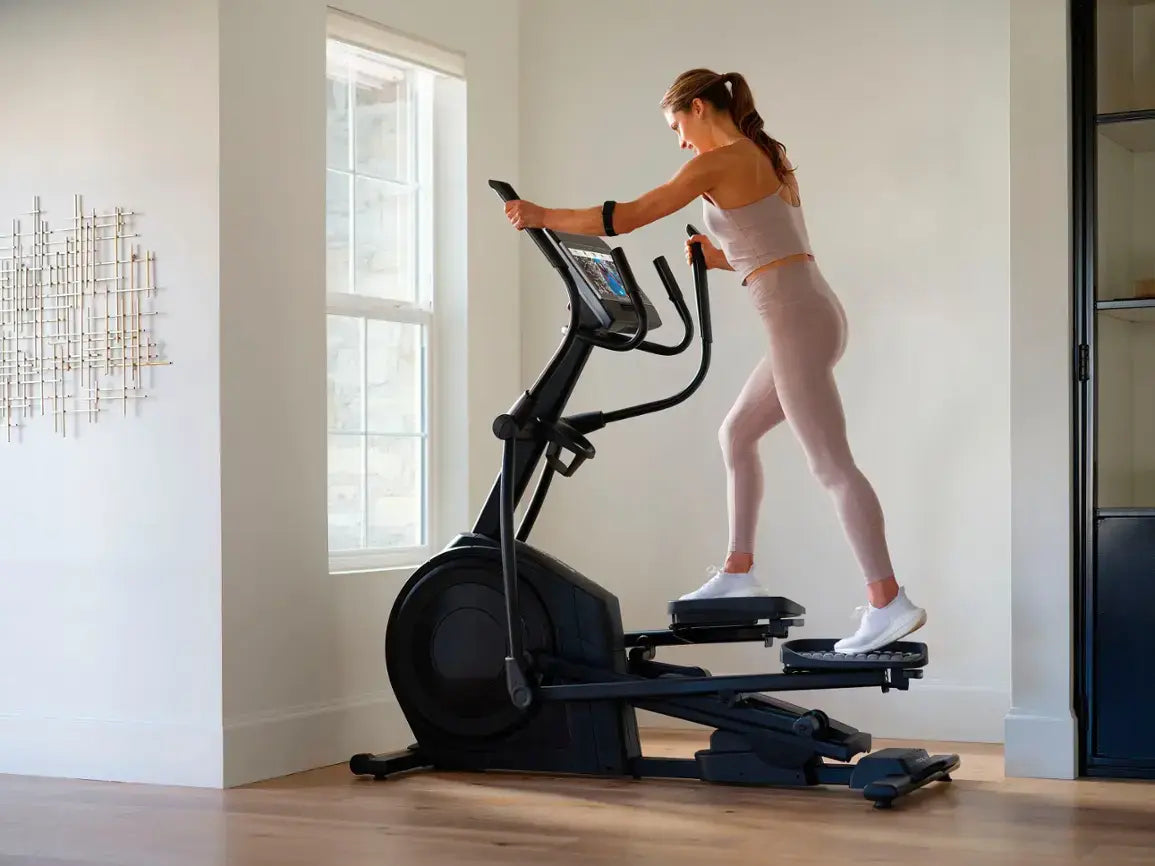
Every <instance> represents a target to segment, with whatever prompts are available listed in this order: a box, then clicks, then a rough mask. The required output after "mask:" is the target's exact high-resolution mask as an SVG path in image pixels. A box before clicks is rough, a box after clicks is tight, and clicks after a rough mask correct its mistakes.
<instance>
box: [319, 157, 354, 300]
mask: <svg viewBox="0 0 1155 866" xmlns="http://www.w3.org/2000/svg"><path fill="white" fill-rule="evenodd" d="M325 174H326V179H325V239H326V245H325V246H326V249H325V288H326V291H329V292H340V293H345V292H351V291H353V287H352V286H351V285H349V271H350V268H349V250H350V241H351V240H352V236H351V234H350V232H351V231H352V226H351V225H350V223H349V204H350V202H351V200H352V188H353V178H352V177H351V176H350V175H347V174H342V173H340V172H336V171H328V172H326V173H325Z"/></svg>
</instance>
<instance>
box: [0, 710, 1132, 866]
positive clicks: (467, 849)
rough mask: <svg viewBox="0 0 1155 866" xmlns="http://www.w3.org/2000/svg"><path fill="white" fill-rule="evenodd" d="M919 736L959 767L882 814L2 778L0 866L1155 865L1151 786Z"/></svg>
mask: <svg viewBox="0 0 1155 866" xmlns="http://www.w3.org/2000/svg"><path fill="white" fill-rule="evenodd" d="M703 744H704V738H703V737H702V736H701V735H698V734H697V733H692V732H675V733H670V732H660V733H650V734H648V735H647V737H646V752H647V754H654V755H690V754H692V753H693V751H694V749H696V748H699V747H701V746H702V745H703ZM885 745H886V744H885V743H878V744H877V745H876V748H882V747H884V746H885ZM906 745H914V744H906ZM917 745H922V746H924V747H925V748H928V749H930V750H933V751H940V752H941V751H953V752H959V753H960V754H962V756H963V764H962V767H961V768H960V769H959V770H958V771H957V772H956V774H955V781H954V782H952V783H950V784H948V785H932V786H930V787H928V788H925V789H923V790H922V791H919V792H916V793H915V794H912V795H911V796H910V797H908V798H906V799H905V800H903V801H900V802H899V805H898V806H897V807H896V808H895V809H894V810H893V811H890V812H884V811H879V810H875V809H872V808H871V807H870V803H869V802H868V801H866V800H864V799H862V797H861V795H860V794H858V793H856V792H852V791H849V790H848V789H845V788H827V789H808V790H782V789H769V788H732V787H722V786H713V785H706V784H703V783H701V782H688V781H643V782H635V781H632V780H611V781H605V780H595V779H557V778H548V777H525V776H512V775H485V776H479V775H453V774H444V775H443V774H416V775H411V776H408V777H405V778H402V779H395V780H390V781H387V782H372V781H368V780H362V779H356V778H354V777H352V776H351V775H350V774H349V773H348V771H347V770H346V769H345V768H344V767H331V768H327V769H323V770H316V771H313V772H309V773H302V774H299V775H296V776H290V777H287V778H284V779H278V780H274V781H271V782H265V783H261V784H258V785H252V786H249V787H246V788H241V789H234V790H230V791H204V790H191V789H179V788H157V787H148V786H142V785H120V784H108V783H98V782H83V781H62V780H51V779H34V778H22V777H14V776H0V864H3V866H33V864H35V866H98V864H99V866H108V864H117V866H218V864H229V866H258V864H262V866H263V864H269V866H274V864H275V866H295V864H310V866H316V864H339V866H370V864H372V866H452V864H462V866H482V864H485V866H490V864H530V863H532V864H548V866H566V864H578V863H581V864H620V866H658V864H661V866H681V864H695V866H713V864H724V863H736V862H744V863H749V864H765V863H789V864H797V866H811V864H815V866H818V864H821V866H832V864H841V863H852V864H856V866H865V864H872V863H879V864H887V866H899V864H931V866H956V864H957V866H975V864H979V866H998V864H1016V866H1031V864H1039V866H1043V864H1046V866H1065V864H1076V863H1078V864H1087V863H1102V864H1109V866H1129V864H1152V863H1155V784H1151V783H1145V782H1103V781H1086V780H1081V781H1078V782H1058V781H1044V780H1024V779H1005V778H1003V772H1002V752H1001V749H999V748H998V747H992V746H982V745H960V744H933V743H929V744H928V743H920V744H917Z"/></svg>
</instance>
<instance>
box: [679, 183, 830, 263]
mask: <svg viewBox="0 0 1155 866" xmlns="http://www.w3.org/2000/svg"><path fill="white" fill-rule="evenodd" d="M781 191H782V188H781V187H779V188H778V191H777V192H773V193H771V194H770V195H768V196H766V197H765V198H760V199H758V200H757V201H753V202H751V203H750V204H748V205H743V206H742V207H734V208H721V207H718V206H717V205H715V204H713V203H711V202H710V200H709V199H707V198H705V197H703V199H702V202H703V205H702V207H703V211H704V212H705V220H706V228H707V230H708V231H709V232H710V234H712V235H713V236H714V238H715V239H716V242H717V244H718V247H719V248H720V249H721V250H722V252H724V253H725V254H726V261H728V262H729V263H730V266H731V267H732V268H733V269H734V272H735V273H736V274H738V275H739V276H740V277H741V278H742V283H743V284H745V282H746V278H747V277H748V276H750V273H751V272H752V271H754V270H757V269H758V268H760V267H762V266H763V265H768V264H770V263H771V262H774V261H777V260H778V259H784V258H786V257H787V256H794V255H798V254H799V253H808V254H812V253H813V250H812V249H811V247H810V235H809V234H808V233H807V231H806V221H805V220H804V219H803V217H802V208H801V207H800V206H799V207H795V206H794V205H792V204H790V202H788V201H786V200H785V199H783V198H782V196H780V195H779V194H778V193H779V192H781Z"/></svg>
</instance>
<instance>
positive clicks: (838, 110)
mask: <svg viewBox="0 0 1155 866" xmlns="http://www.w3.org/2000/svg"><path fill="white" fill-rule="evenodd" d="M522 11H523V16H524V18H523V22H522V39H521V50H522V58H523V60H522V74H521V87H522V118H523V123H522V152H523V160H522V165H523V178H524V180H523V183H522V188H521V189H520V190H519V192H521V194H522V195H524V196H526V197H527V198H530V199H533V200H536V201H540V202H541V203H543V204H546V205H550V206H561V207H574V206H588V205H594V204H598V203H600V202H601V201H602V200H603V199H604V198H616V199H628V198H630V197H633V196H635V195H637V194H639V193H641V192H643V191H644V190H646V189H648V188H650V187H652V186H655V185H657V184H658V183H661V182H662V181H664V180H665V179H666V178H668V177H669V176H670V175H671V174H672V173H673V172H674V171H675V170H676V168H677V167H678V166H679V165H680V164H681V163H682V161H683V160H684V159H685V155H684V154H683V153H681V152H679V151H678V150H677V147H676V141H675V137H674V135H673V133H671V132H670V130H669V129H667V128H666V127H665V125H664V121H663V118H662V116H661V113H660V111H659V110H658V107H657V104H658V101H659V99H660V98H661V95H662V93H663V91H664V90H665V88H666V87H667V85H668V84H669V83H670V81H671V80H672V79H673V78H674V77H675V76H676V75H677V74H678V73H679V72H681V71H683V69H686V68H689V67H691V66H698V65H705V66H710V67H713V68H715V69H717V70H718V71H720V72H726V71H730V70H737V71H739V72H742V73H743V74H744V75H746V76H747V78H748V79H749V80H750V82H751V85H752V86H753V88H754V92H755V97H756V99H757V102H758V106H759V108H760V111H761V113H762V115H763V117H765V118H766V123H767V129H768V131H769V132H770V133H771V134H772V135H774V136H775V137H777V138H780V139H781V140H783V141H784V142H785V143H786V144H787V146H788V148H789V149H790V154H791V156H792V158H793V160H794V161H795V163H796V164H797V165H798V176H799V180H800V182H801V186H802V194H803V198H804V201H805V206H806V208H807V211H806V212H807V218H808V221H809V225H810V229H811V234H812V237H813V240H814V243H815V246H816V250H817V253H818V259H819V262H820V264H821V266H822V268H823V270H824V272H825V273H826V275H827V277H828V278H829V280H830V282H831V284H832V285H833V287H834V289H835V291H836V292H838V294H839V295H840V297H841V298H842V299H843V302H844V305H845V306H846V309H847V312H848V314H849V318H850V343H849V347H848V350H847V354H846V356H845V358H844V360H843V362H842V364H841V365H840V367H839V368H838V371H837V377H838V381H839V385H840V387H841V389H842V393H843V396H844V401H845V406H846V412H847V416H848V424H849V429H850V437H851V442H852V446H853V448H854V451H855V454H856V456H857V458H858V460H859V462H860V464H861V466H862V467H863V469H864V471H865V472H866V473H867V475H868V476H869V477H870V479H871V480H872V482H873V483H874V485H875V486H876V488H877V490H878V492H879V495H880V497H881V500H882V503H883V507H884V509H885V512H886V516H887V521H888V533H889V539H890V543H891V546H892V552H893V556H894V560H895V563H896V567H897V570H898V577H899V579H900V581H901V582H903V583H905V584H906V585H907V586H908V587H909V588H910V592H911V594H912V597H913V598H914V599H915V600H916V601H917V602H919V603H920V604H923V605H925V606H926V607H927V608H928V609H929V612H930V621H929V623H928V625H927V626H926V628H925V629H924V630H923V632H922V633H921V634H920V637H921V638H922V639H924V640H926V641H927V642H928V643H929V645H930V648H931V659H932V661H931V665H930V667H929V668H928V669H927V679H926V680H924V681H923V682H920V683H916V684H915V685H914V687H913V688H912V690H911V692H910V693H909V694H891V695H881V694H877V693H873V692H870V693H867V692H840V693H835V694H828V695H817V696H813V698H814V700H815V702H816V703H819V704H820V705H822V706H825V707H827V708H829V709H831V710H832V711H833V712H836V713H839V714H842V715H844V716H846V717H847V718H848V719H849V720H850V721H851V722H853V723H855V724H861V725H862V726H863V727H866V728H868V729H870V730H872V731H873V732H874V733H876V734H878V735H880V736H883V735H895V736H936V737H958V738H963V739H973V740H997V739H1000V738H1001V734H1002V719H1003V715H1004V713H1005V712H1006V710H1007V708H1008V705H1009V694H1008V693H1009V689H1010V677H1009V674H1010V669H1009V665H1008V661H1007V660H1008V656H1009V653H1010V624H1009V616H1008V614H1007V613H1006V611H1007V610H1008V606H1009V600H1010V580H1011V570H1010V451H1009V441H1008V430H1009V423H1010V419H1009V411H1010V390H1009V389H1010V380H1009V346H1008V341H1007V320H1008V313H1009V310H1008V294H1009V279H1010V277H1009V242H1008V237H1009V225H1008V220H1009V215H1008V206H1007V201H1008V193H1009V180H1008V153H1007V147H1008V145H1007V142H1008V122H1009V121H1008V116H1009V102H1008V98H1009V97H1008V13H1007V3H1006V2H1004V0H983V2H971V3H965V4H964V3H956V2H946V0H939V2H927V0H903V2H899V0H894V2H886V3H870V4H852V3H845V2H834V0H821V2H819V0H813V2H806V3H795V2H790V3H787V2H764V0H750V2H737V0H735V2H731V3H729V4H727V6H726V11H725V14H723V15H717V16H709V15H702V14H701V6H700V4H694V3H690V2H684V0H678V2H674V0H663V2H657V0H635V2H631V3H629V4H621V3H613V2H609V0H595V2H588V3H583V4H572V3H563V2H553V0H551V2H527V3H523V5H522ZM609 22H612V25H611V24H610V23H609ZM736 23H740V26H735V25H736ZM559 34H565V38H564V39H561V38H558V37H559ZM594 44H596V45H598V46H599V50H601V51H604V52H606V53H607V55H608V56H610V57H618V58H628V59H629V64H628V69H629V73H628V74H623V69H624V68H625V67H623V66H621V65H620V64H614V63H611V64H599V63H593V62H590V55H589V46H590V45H594ZM1065 187H1066V184H1065V182H1064V184H1063V188H1064V189H1065ZM701 219H702V212H701V207H700V205H698V204H694V205H691V206H690V207H688V208H687V209H686V211H685V212H684V213H679V214H676V215H674V216H671V217H670V218H669V219H667V220H664V221H662V222H661V223H659V224H657V225H653V226H650V227H647V228H645V229H643V230H641V231H639V232H637V233H635V234H633V235H630V236H627V237H625V238H622V239H621V243H622V245H623V246H624V247H625V248H626V250H627V251H628V253H629V254H630V256H631V259H632V261H633V262H634V269H635V271H636V272H637V274H638V275H639V278H640V279H641V280H643V281H644V283H643V285H644V287H645V288H647V289H648V290H649V291H650V292H651V295H652V296H653V297H654V298H655V301H656V302H657V303H659V304H665V303H666V302H665V298H664V293H663V292H661V291H660V290H659V287H658V284H657V281H656V278H655V276H654V273H653V270H652V268H651V267H650V266H649V264H648V260H649V259H651V258H653V257H654V256H656V255H659V254H664V255H666V256H667V257H669V258H670V259H671V262H672V263H674V264H675V272H676V273H677V275H678V276H679V279H681V280H682V282H683V287H684V288H686V290H687V291H688V290H689V288H690V276H689V273H688V269H687V268H686V267H685V265H684V263H682V264H679V263H680V262H681V247H682V240H683V237H684V234H683V231H682V228H683V226H684V225H685V223H686V222H687V220H689V221H693V222H695V223H697V224H698V226H699V227H701V226H702V223H701ZM521 249H522V279H523V288H522V300H523V307H524V312H523V322H524V325H523V327H524V337H523V347H524V354H523V362H522V379H523V381H526V382H528V381H530V379H531V377H532V376H533V375H535V374H536V373H537V371H538V370H539V369H540V367H541V366H542V364H543V362H544V360H545V359H546V357H547V354H548V352H549V351H550V349H551V348H552V347H553V345H554V344H555V343H556V341H557V339H558V326H559V325H560V324H561V323H562V322H563V320H564V303H563V294H562V292H561V289H560V286H559V285H558V283H557V280H556V279H554V278H553V276H552V274H551V272H550V269H549V268H548V267H547V266H546V265H545V263H544V262H543V261H542V259H541V256H540V255H539V254H538V253H537V251H536V250H535V249H534V248H533V247H532V245H531V244H530V243H529V242H528V241H522V245H521ZM711 285H712V297H713V308H714V334H715V361H714V366H713V368H712V370H711V374H710V377H709V378H708V379H707V381H706V384H705V385H704V387H703V389H702V391H701V392H700V393H699V394H698V395H696V396H695V397H694V398H693V400H692V401H691V402H690V403H689V404H687V405H685V406H683V407H680V408H678V409H676V410H674V411H671V412H667V413H664V414H661V415H656V416H651V417H650V418H647V419H640V420H637V421H634V422H628V423H626V424H622V425H619V426H618V427H616V428H611V429H609V430H606V431H603V432H601V433H599V434H598V435H597V443H596V444H597V445H598V448H599V451H598V458H597V459H596V460H595V461H594V462H593V463H591V464H589V466H588V467H587V468H583V470H582V471H581V472H580V473H578V475H577V476H575V477H574V478H573V479H572V480H570V481H569V482H568V483H565V484H561V485H559V486H556V487H555V489H554V495H553V497H552V499H551V500H550V503H549V504H548V506H547V507H546V509H545V512H544V515H543V517H542V521H541V524H540V529H539V530H538V535H537V538H536V541H537V543H539V544H541V545H542V546H543V547H545V548H547V549H549V550H551V551H554V552H556V553H557V554H558V555H560V556H561V557H562V558H563V559H565V560H567V561H569V562H571V563H572V564H574V565H575V566H576V567H578V568H579V569H581V570H583V571H585V572H586V573H588V574H590V575H591V576H593V577H594V578H595V579H597V580H599V581H600V582H602V583H604V584H605V585H607V586H608V587H609V588H610V589H612V590H613V591H614V592H615V593H617V594H618V596H619V597H620V599H621V602H622V609H623V614H624V617H625V619H626V623H627V626H628V627H643V626H645V625H646V624H660V623H662V622H663V621H664V617H665V605H666V602H667V600H669V599H670V598H671V597H674V596H675V595H676V594H678V593H680V592H683V591H685V590H687V589H690V588H692V587H694V586H696V585H697V584H698V583H699V582H700V581H701V580H702V579H703V578H704V573H703V572H704V569H705V567H706V566H707V565H709V564H711V563H715V564H720V559H721V557H722V556H723V554H724V552H725V547H726V505H725V482H724V475H723V471H722V464H721V457H720V453H719V449H718V444H717V435H716V431H717V427H718V425H719V423H720V422H721V420H722V418H723V416H724V415H725V412H726V410H727V408H728V407H729V405H730V403H731V402H732V401H733V399H734V397H735V395H736V394H737V392H738V389H739V388H740V387H741V384H742V382H743V381H744V379H745V377H746V375H747V374H748V373H749V371H750V369H751V368H752V367H753V365H754V364H755V363H756V361H757V360H758V358H759V357H760V355H761V354H762V353H763V352H764V351H765V338H764V336H763V332H762V330H761V326H760V325H759V323H758V321H757V319H756V317H755V314H754V312H753V310H752V307H751V305H750V302H749V299H748V297H747V295H746V292H745V290H744V289H743V288H741V287H740V286H739V285H738V283H737V281H736V279H735V278H734V277H733V275H731V274H715V273H712V274H711ZM662 309H663V310H666V309H667V307H665V306H663V308H662ZM665 315H667V318H668V319H670V318H672V317H673V316H672V313H668V314H665ZM665 330H666V331H667V332H669V333H665V334H663V333H662V332H659V333H658V335H657V336H659V337H662V336H664V337H665V338H666V339H670V338H671V337H673V338H675V339H676V336H675V335H674V334H673V332H674V331H676V325H674V326H671V327H669V328H667V329H665ZM607 354H608V353H603V354H602V356H597V357H595V359H594V360H593V361H592V362H591V364H590V366H589V369H588V373H587V375H586V377H585V379H584V381H583V382H582V384H581V386H580V387H579V389H578V391H577V393H576V395H575V398H574V400H573V404H572V405H573V406H574V407H591V408H592V407H596V408H613V407H615V406H617V405H622V404H626V403H629V402H632V401H637V400H641V399H645V398H648V397H652V396H655V395H659V394H664V393H671V392H673V391H674V390H676V389H677V388H678V387H680V385H681V384H682V383H684V382H685V381H686V380H688V379H689V377H690V375H691V373H692V371H693V368H694V366H695V364H696V362H697V357H696V353H687V356H689V357H685V356H684V357H682V358H679V359H676V360H668V359H660V358H650V357H644V358H639V357H637V355H630V356H626V357H618V356H614V357H608V356H606V355H607ZM762 454H763V459H764V461H765V468H766V487H767V489H766V498H765V503H764V507H763V511H762V518H761V522H760V524H759V534H758V543H759V552H758V562H759V565H760V568H761V570H762V572H763V574H764V575H765V577H766V578H767V581H768V583H769V585H770V586H771V587H772V588H773V589H774V590H775V591H777V592H781V593H782V594H784V595H787V596H790V597H792V598H794V599H797V600H799V601H801V602H802V603H803V604H805V605H806V606H807V608H808V613H807V617H806V620H807V624H806V627H805V628H804V629H803V630H801V631H800V632H799V633H798V636H822V635H830V636H841V635H842V634H845V633H847V631H848V630H852V629H853V626H854V623H853V622H852V621H851V619H850V618H849V614H850V612H851V610H852V609H853V608H854V606H855V605H857V604H861V603H862V599H863V596H864V593H863V588H862V578H861V576H860V575H859V573H858V571H857V568H856V566H855V563H854V560H853V557H852V555H851V553H850V550H849V548H848V545H847V544H846V542H845V540H844V537H843V535H842V530H841V528H840V527H839V525H838V522H837V520H836V517H835V514H834V510H833V508H832V505H831V502H830V500H829V498H828V496H827V494H826V493H825V492H824V491H823V490H821V489H820V488H819V486H818V485H817V484H816V483H815V482H814V481H813V480H812V478H811V477H810V474H809V471H808V469H807V467H806V464H805V460H804V459H803V456H802V453H801V451H800V449H799V448H798V446H797V445H796V444H795V442H794V441H793V438H792V435H791V434H790V433H789V431H788V430H787V429H780V430H778V431H776V432H775V433H774V434H772V435H771V436H770V437H769V438H768V439H767V440H766V441H765V443H764V446H763V449H762ZM607 497H610V501H612V502H613V507H612V508H606V507H605V505H604V503H605V502H606V501H607ZM627 530H628V531H627ZM976 600H981V601H980V605H981V608H982V610H983V614H982V615H976V614H975V602H976ZM668 656H669V657H670V658H671V659H673V660H676V659H678V658H683V657H684V658H690V657H693V658H695V659H705V664H706V665H707V666H708V667H711V668H712V669H715V670H716V671H722V670H745V671H753V670H759V669H769V668H775V669H776V668H777V665H778V658H777V649H776V648H775V649H773V650H766V649H764V648H762V647H760V646H756V645H744V646H732V647H726V648H718V647H713V648H702V649H698V648H695V649H693V650H692V651H688V652H686V653H684V654H683V653H680V652H670V653H668ZM810 697H811V696H808V697H807V700H809V699H810Z"/></svg>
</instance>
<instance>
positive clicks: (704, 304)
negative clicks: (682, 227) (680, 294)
mask: <svg viewBox="0 0 1155 866" xmlns="http://www.w3.org/2000/svg"><path fill="white" fill-rule="evenodd" d="M698 234H701V232H700V231H698V230H697V229H696V228H695V227H694V225H693V224H692V223H687V224H686V235H687V236H689V237H693V236H694V235H698ZM690 260H691V261H692V262H693V267H694V286H695V288H696V289H697V294H698V321H699V322H700V323H701V325H702V340H703V341H704V342H707V343H712V342H714V329H713V328H712V327H711V326H710V302H709V300H708V299H707V297H706V279H707V278H706V255H705V253H703V252H702V245H701V244H700V243H697V244H693V245H691V248H690Z"/></svg>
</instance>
